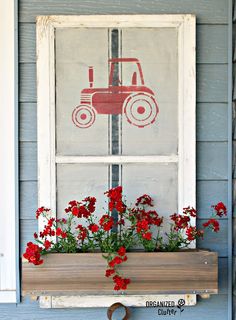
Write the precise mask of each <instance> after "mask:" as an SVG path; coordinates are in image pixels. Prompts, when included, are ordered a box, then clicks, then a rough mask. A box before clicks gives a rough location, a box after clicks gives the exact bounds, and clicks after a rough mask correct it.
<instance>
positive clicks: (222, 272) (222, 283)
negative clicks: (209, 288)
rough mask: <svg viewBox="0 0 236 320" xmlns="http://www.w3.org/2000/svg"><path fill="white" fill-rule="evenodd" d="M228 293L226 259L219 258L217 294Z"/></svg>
mask: <svg viewBox="0 0 236 320" xmlns="http://www.w3.org/2000/svg"><path fill="white" fill-rule="evenodd" d="M227 292H228V258H219V294H227Z"/></svg>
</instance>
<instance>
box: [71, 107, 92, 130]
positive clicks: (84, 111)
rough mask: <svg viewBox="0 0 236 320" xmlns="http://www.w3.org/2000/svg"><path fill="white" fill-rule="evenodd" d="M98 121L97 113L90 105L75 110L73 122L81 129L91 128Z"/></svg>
mask: <svg viewBox="0 0 236 320" xmlns="http://www.w3.org/2000/svg"><path fill="white" fill-rule="evenodd" d="M95 119H96V111H95V110H94V108H93V107H91V106H88V105H80V106H78V107H76V108H75V109H74V110H73V113H72V121H73V122H74V124H75V125H76V126H77V127H79V128H89V127H91V125H92V124H93V123H94V121H95Z"/></svg>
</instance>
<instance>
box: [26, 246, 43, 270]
mask: <svg viewBox="0 0 236 320" xmlns="http://www.w3.org/2000/svg"><path fill="white" fill-rule="evenodd" d="M41 251H42V248H41V247H39V246H38V245H37V244H34V243H32V242H28V243H27V248H26V250H25V253H24V254H23V257H24V258H25V259H27V260H28V261H29V262H30V263H33V264H34V265H40V264H42V263H43V260H42V259H40V257H41V256H40V253H41Z"/></svg>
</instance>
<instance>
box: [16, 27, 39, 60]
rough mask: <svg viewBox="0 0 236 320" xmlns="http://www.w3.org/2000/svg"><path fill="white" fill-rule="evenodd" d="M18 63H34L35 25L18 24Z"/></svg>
mask: <svg viewBox="0 0 236 320" xmlns="http://www.w3.org/2000/svg"><path fill="white" fill-rule="evenodd" d="M19 46H20V52H19V62H36V25H35V23H20V24H19Z"/></svg>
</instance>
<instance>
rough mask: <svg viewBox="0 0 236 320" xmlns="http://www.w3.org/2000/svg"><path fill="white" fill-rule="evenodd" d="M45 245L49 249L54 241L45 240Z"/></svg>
mask: <svg viewBox="0 0 236 320" xmlns="http://www.w3.org/2000/svg"><path fill="white" fill-rule="evenodd" d="M43 245H44V248H45V249H46V250H48V249H49V248H51V245H52V243H51V242H50V241H49V240H45V241H44V244H43Z"/></svg>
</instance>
